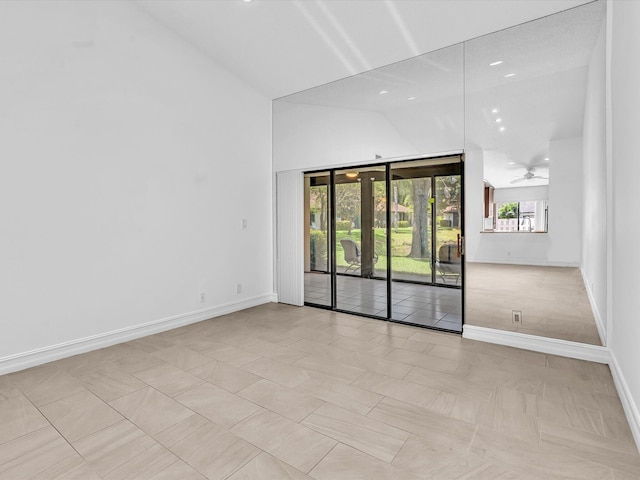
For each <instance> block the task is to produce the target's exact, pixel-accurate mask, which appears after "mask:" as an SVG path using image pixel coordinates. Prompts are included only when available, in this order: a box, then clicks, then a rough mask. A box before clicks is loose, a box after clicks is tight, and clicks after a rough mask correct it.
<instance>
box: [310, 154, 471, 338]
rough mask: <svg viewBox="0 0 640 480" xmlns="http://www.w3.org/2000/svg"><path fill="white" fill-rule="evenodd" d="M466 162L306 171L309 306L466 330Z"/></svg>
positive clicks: (432, 161)
mask: <svg viewBox="0 0 640 480" xmlns="http://www.w3.org/2000/svg"><path fill="white" fill-rule="evenodd" d="M462 167H463V161H462V156H461V155H455V156H447V157H439V158H428V159H420V160H411V161H402V162H393V163H391V162H388V163H383V164H376V165H368V166H360V165H359V166H354V167H351V168H341V169H335V170H326V171H321V172H307V173H305V176H304V179H305V209H304V211H305V284H304V292H305V293H304V301H305V304H306V305H310V306H318V307H322V308H329V309H332V310H335V311H341V312H348V313H353V314H357V315H365V316H368V317H373V318H379V319H383V320H390V321H394V322H399V323H407V324H411V325H419V326H424V327H429V328H434V329H438V330H446V331H453V332H461V331H462V325H463V308H462V305H463V286H464V233H463V230H464V215H463V214H464V212H463V207H462V206H463V193H464V192H463V169H462Z"/></svg>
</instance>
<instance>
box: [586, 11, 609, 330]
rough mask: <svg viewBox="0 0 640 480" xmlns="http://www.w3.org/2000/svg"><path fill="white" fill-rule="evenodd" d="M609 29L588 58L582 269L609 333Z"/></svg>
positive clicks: (602, 33)
mask: <svg viewBox="0 0 640 480" xmlns="http://www.w3.org/2000/svg"><path fill="white" fill-rule="evenodd" d="M605 55H606V29H605V22H604V21H603V24H602V27H601V29H600V34H599V35H598V39H597V41H596V45H595V47H594V49H593V53H592V55H591V60H590V61H589V71H588V76H587V93H586V97H585V107H584V127H583V137H582V141H583V143H582V151H583V160H582V161H583V189H582V191H583V194H582V195H583V201H582V208H583V212H582V214H583V220H582V221H583V226H584V228H583V229H582V272H583V275H584V277H585V284H586V287H587V289H588V290H589V292H590V297H591V299H592V303H593V307H594V314H595V316H596V319H597V321H598V323H599V324H600V328H601V329H602V332H603V333H605V334H606V323H607V322H606V313H607V228H608V222H607V172H606V161H605V156H606V117H607V116H606V88H605V80H606V75H605V73H606V68H605V66H606V62H605Z"/></svg>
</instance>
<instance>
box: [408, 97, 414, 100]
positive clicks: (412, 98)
mask: <svg viewBox="0 0 640 480" xmlns="http://www.w3.org/2000/svg"><path fill="white" fill-rule="evenodd" d="M415 99H416V97H409V98H407V100H415Z"/></svg>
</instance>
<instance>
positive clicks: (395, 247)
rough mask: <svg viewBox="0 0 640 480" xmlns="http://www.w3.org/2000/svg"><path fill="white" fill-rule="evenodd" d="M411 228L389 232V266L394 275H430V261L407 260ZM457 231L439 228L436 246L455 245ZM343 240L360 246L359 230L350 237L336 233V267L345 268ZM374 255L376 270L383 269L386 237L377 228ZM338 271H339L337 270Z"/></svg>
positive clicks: (352, 231)
mask: <svg viewBox="0 0 640 480" xmlns="http://www.w3.org/2000/svg"><path fill="white" fill-rule="evenodd" d="M412 231H413V229H412V227H408V228H398V229H397V230H392V231H391V256H392V259H391V266H392V268H393V271H394V272H396V273H411V274H416V275H431V265H430V259H426V258H409V257H408V255H409V252H410V251H411V238H412ZM458 233H459V230H458V229H455V228H446V227H441V228H439V229H438V231H437V235H438V239H437V241H438V242H437V243H438V246H440V245H442V244H445V243H449V242H451V243H456V241H457V234H458ZM343 238H351V239H353V240H355V241H356V242H358V244H359V245H360V244H361V242H360V230H359V229H353V230H351V235H349V233H348V232H347V231H340V230H339V231H337V232H336V262H337V264H338V267H346V266H347V262H345V260H344V250H343V249H342V245H341V244H340V240H341V239H343ZM375 242H376V253H377V254H378V263H377V268H378V269H380V268H383V266H384V265H386V262H387V237H386V235H385V229H383V228H377V229H376V231H375ZM338 271H340V270H338Z"/></svg>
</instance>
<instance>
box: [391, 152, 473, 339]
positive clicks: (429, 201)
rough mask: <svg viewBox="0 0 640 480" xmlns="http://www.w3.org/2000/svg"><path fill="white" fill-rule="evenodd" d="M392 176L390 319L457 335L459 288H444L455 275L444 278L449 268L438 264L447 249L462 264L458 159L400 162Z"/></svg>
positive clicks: (458, 325) (459, 327) (460, 307)
mask: <svg viewBox="0 0 640 480" xmlns="http://www.w3.org/2000/svg"><path fill="white" fill-rule="evenodd" d="M390 172H391V195H392V197H391V203H390V208H391V224H392V227H391V230H390V231H391V249H392V257H391V278H392V282H391V319H392V320H395V321H398V322H403V323H410V324H415V325H424V326H429V327H434V328H441V329H445V330H454V331H461V330H462V317H461V313H462V296H461V290H460V289H457V288H444V287H443V285H447V286H454V287H455V286H456V283H455V277H456V275H455V274H454V272H453V271H451V272H447V273H446V274H445V273H444V272H443V271H442V270H444V269H446V268H447V267H446V266H444V264H443V263H442V262H441V260H442V261H444V260H445V258H444V255H443V253H442V252H444V251H445V250H447V251H448V249H449V248H450V249H451V252H452V255H453V258H454V260H453V263H455V261H456V260H458V262H457V266H458V267H461V265H462V264H461V262H460V258H459V257H456V254H457V243H456V240H457V238H458V237H457V234H458V233H460V226H461V223H460V222H461V217H460V214H461V212H460V210H459V208H460V206H461V203H460V198H461V193H462V192H461V184H460V174H459V173H460V157H457V156H456V157H449V158H443V159H435V160H434V159H431V160H418V161H414V162H399V163H395V164H392V165H391V170H390ZM445 174H446V175H445ZM456 208H457V209H458V210H456ZM451 239H453V242H451ZM449 245H452V246H451V247H450V246H449ZM447 260H448V258H447ZM448 268H449V269H450V270H453V269H454V267H453V266H449V267H448ZM441 277H442V278H445V280H446V281H441V280H440V278H441ZM457 277H458V279H459V277H460V271H459V270H458V273H457ZM459 285H461V283H459ZM459 285H458V286H459Z"/></svg>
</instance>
